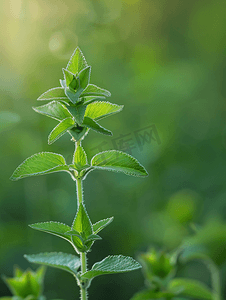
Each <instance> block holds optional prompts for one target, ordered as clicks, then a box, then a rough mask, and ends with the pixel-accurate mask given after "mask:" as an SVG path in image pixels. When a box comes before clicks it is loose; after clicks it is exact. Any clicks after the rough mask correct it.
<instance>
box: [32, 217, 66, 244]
mask: <svg viewBox="0 0 226 300" xmlns="http://www.w3.org/2000/svg"><path fill="white" fill-rule="evenodd" d="M29 226H30V227H31V228H33V229H36V230H40V231H44V232H47V233H50V234H53V235H56V236H59V237H61V238H63V239H65V240H67V241H68V242H70V243H71V239H70V238H69V237H68V235H66V234H65V233H66V232H67V231H69V230H71V228H70V226H68V225H66V224H63V223H60V222H53V221H50V222H44V223H36V224H31V225H29Z"/></svg>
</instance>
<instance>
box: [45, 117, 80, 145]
mask: <svg viewBox="0 0 226 300" xmlns="http://www.w3.org/2000/svg"><path fill="white" fill-rule="evenodd" d="M67 119H72V120H73V117H72V118H71V117H68V118H66V119H63V120H62V121H60V123H58V124H57V125H56V126H55V127H54V128H53V130H52V131H51V132H50V133H49V136H48V144H49V145H51V144H53V143H54V142H56V141H57V140H58V139H59V138H60V137H62V136H63V135H64V134H65V133H67V131H68V130H70V129H72V128H73V127H74V126H75V124H74V125H71V126H70V127H68V129H66V131H62V132H61V133H59V134H58V135H57V137H56V138H55V139H53V140H50V137H51V135H52V133H53V132H54V130H56V128H57V127H58V126H59V125H60V124H61V123H62V122H64V121H65V120H67Z"/></svg>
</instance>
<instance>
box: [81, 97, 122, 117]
mask: <svg viewBox="0 0 226 300" xmlns="http://www.w3.org/2000/svg"><path fill="white" fill-rule="evenodd" d="M122 109H123V105H117V104H112V103H110V102H104V101H102V102H94V103H92V104H89V105H88V106H87V109H86V113H85V116H86V117H89V118H92V119H95V120H100V119H103V118H105V117H107V116H109V115H112V114H116V113H118V112H120V111H121V110H122Z"/></svg>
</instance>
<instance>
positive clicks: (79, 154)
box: [73, 145, 88, 168]
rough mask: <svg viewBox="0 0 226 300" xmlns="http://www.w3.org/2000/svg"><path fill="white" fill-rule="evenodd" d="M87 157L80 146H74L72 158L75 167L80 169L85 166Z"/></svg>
mask: <svg viewBox="0 0 226 300" xmlns="http://www.w3.org/2000/svg"><path fill="white" fill-rule="evenodd" d="M87 163H88V162H87V156H86V153H85V151H84V149H83V148H82V147H81V146H79V145H78V146H76V150H75V152H74V156H73V164H74V165H75V166H76V167H77V168H82V167H84V166H85V165H87Z"/></svg>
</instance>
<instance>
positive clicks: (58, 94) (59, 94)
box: [38, 87, 67, 100]
mask: <svg viewBox="0 0 226 300" xmlns="http://www.w3.org/2000/svg"><path fill="white" fill-rule="evenodd" d="M38 100H67V96H66V95H65V93H64V89H63V88H62V87H56V88H53V89H50V90H48V91H47V92H45V93H43V94H42V95H41V96H40V97H38Z"/></svg>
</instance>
